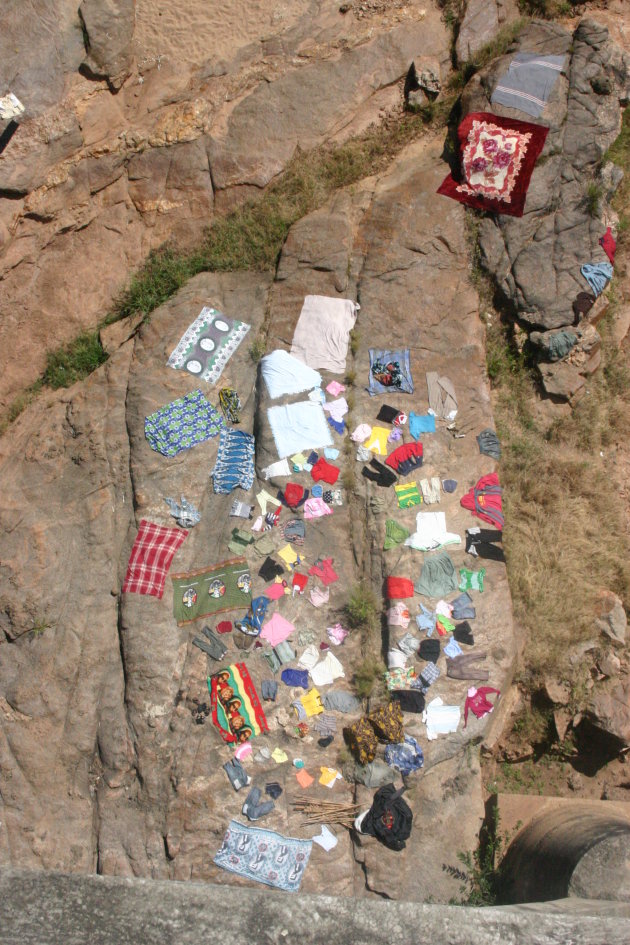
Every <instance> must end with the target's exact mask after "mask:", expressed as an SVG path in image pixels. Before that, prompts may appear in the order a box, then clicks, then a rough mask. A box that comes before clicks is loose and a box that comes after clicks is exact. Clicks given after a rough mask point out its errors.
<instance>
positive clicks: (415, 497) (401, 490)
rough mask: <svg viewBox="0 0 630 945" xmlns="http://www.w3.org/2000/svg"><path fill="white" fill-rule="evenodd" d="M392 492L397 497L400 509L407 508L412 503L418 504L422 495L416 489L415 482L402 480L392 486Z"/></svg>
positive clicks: (410, 506)
mask: <svg viewBox="0 0 630 945" xmlns="http://www.w3.org/2000/svg"><path fill="white" fill-rule="evenodd" d="M394 492H395V493H396V498H397V499H398V507H399V508H400V509H409V508H412V507H413V506H414V505H420V503H421V502H422V496H421V495H420V492H419V490H418V483H417V482H404V483H399V484H398V485H396V486H394Z"/></svg>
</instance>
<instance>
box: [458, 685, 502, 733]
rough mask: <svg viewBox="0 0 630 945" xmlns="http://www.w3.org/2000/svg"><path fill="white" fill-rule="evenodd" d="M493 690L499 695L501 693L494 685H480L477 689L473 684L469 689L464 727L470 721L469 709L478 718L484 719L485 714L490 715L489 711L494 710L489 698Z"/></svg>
mask: <svg viewBox="0 0 630 945" xmlns="http://www.w3.org/2000/svg"><path fill="white" fill-rule="evenodd" d="M491 692H494V693H496V695H497V696H500V695H501V693H500V692H499V690H498V689H493V688H492V686H480V687H479V689H475V688H474V686H473V687H472V688H471V689H469V690H468V695H467V696H466V701H465V703H464V728H466V724H467V722H468V710H469V709H470V711H471V712H472V713H473V715H476V716H477V718H478V719H482V718H483V717H484V715H488V713H490V712H492V710H493V709H494V706H493V704H492V703H491V702H490V700H489V699H488V695H489V694H490V693H491Z"/></svg>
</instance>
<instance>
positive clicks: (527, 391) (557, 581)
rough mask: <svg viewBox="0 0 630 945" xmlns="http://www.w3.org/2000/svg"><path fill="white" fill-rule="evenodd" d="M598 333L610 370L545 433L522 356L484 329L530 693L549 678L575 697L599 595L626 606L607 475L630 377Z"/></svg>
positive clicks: (628, 402)
mask: <svg viewBox="0 0 630 945" xmlns="http://www.w3.org/2000/svg"><path fill="white" fill-rule="evenodd" d="M602 333H603V340H604V362H605V364H606V368H605V370H603V371H600V372H598V373H597V375H595V376H593V377H592V378H591V379H589V382H588V393H587V394H586V395H585V397H584V398H583V400H582V401H581V402H580V403H579V404H578V406H577V407H576V408H575V410H574V411H573V413H572V414H570V415H568V416H565V417H563V418H562V419H561V420H556V421H554V422H552V423H551V424H549V422H545V421H544V420H543V419H539V418H538V416H537V415H536V414H535V400H536V384H535V376H534V374H533V372H532V371H531V369H530V367H529V366H528V364H527V361H526V359H525V357H523V356H521V355H519V354H518V352H517V350H516V349H515V347H514V345H513V343H512V340H511V338H510V335H509V332H508V331H507V330H506V328H505V327H504V326H502V325H501V324H500V323H498V322H495V323H494V324H493V325H491V326H490V327H489V328H488V359H489V373H490V374H491V376H492V380H493V385H494V388H495V418H496V422H497V431H498V433H499V436H500V438H501V442H502V449H503V454H502V459H501V469H500V475H501V480H502V485H503V486H504V489H505V493H504V505H505V516H506V525H505V531H504V540H505V550H506V556H507V560H508V577H509V582H510V590H511V593H512V600H513V606H514V611H515V616H516V618H517V620H518V621H519V623H520V624H521V625H522V626H523V628H524V629H525V632H526V644H525V651H524V657H523V668H522V673H521V678H522V681H523V682H524V683H525V684H526V686H527V688H528V689H530V690H531V689H534V688H536V686H537V685H538V684H539V682H540V680H541V678H542V676H544V675H548V674H550V675H552V676H555V677H557V678H560V679H565V680H566V681H568V682H569V683H571V685H572V686H573V688H574V691H575V692H576V694H579V693H580V692H581V691H582V689H581V686H580V680H581V675H582V674H583V670H582V668H581V666H580V664H579V663H578V665H577V666H574V665H572V664H571V663H570V661H569V658H568V657H569V653H570V651H571V648H572V647H574V646H575V644H576V643H578V642H580V641H581V640H585V639H588V638H591V637H592V636H593V614H594V602H595V595H596V593H597V591H598V590H599V589H601V588H606V589H609V590H612V591H614V592H615V593H617V594H619V596H620V597H621V598H622V600H626V601H628V600H630V540H629V537H628V520H627V514H626V509H625V508H624V504H623V501H622V499H621V497H620V495H619V491H618V489H617V488H616V486H615V484H614V481H613V476H612V466H611V460H612V458H613V456H614V447H615V444H617V443H625V442H627V437H628V434H629V433H630V378H629V377H628V372H627V370H626V369H625V366H624V364H623V359H622V358H621V356H620V355H619V354H617V353H615V352H614V351H613V349H612V345H611V344H610V343H609V340H608V328H607V324H606V322H605V323H604V325H603V326H602ZM601 454H603V455H601ZM577 701H579V698H578V700H577ZM578 707H579V706H577V705H576V708H578Z"/></svg>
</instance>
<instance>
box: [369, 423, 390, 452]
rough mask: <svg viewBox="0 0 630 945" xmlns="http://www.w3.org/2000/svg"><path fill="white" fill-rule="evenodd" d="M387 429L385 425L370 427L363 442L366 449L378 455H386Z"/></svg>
mask: <svg viewBox="0 0 630 945" xmlns="http://www.w3.org/2000/svg"><path fill="white" fill-rule="evenodd" d="M388 436H389V430H388V429H387V428H386V427H372V431H371V433H370V436H369V439H368V441H367V443H365V448H366V450H372V452H373V453H378V454H379V456H387V437H388Z"/></svg>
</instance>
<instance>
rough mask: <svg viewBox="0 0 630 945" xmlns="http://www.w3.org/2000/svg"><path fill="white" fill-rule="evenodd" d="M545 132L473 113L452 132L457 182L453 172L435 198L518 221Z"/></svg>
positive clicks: (528, 125) (535, 126)
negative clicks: (458, 169) (457, 157)
mask: <svg viewBox="0 0 630 945" xmlns="http://www.w3.org/2000/svg"><path fill="white" fill-rule="evenodd" d="M548 132H549V129H548V128H543V126H542V125H533V124H531V123H530V122H528V121H517V120H516V119H514V118H500V117H499V116H498V115H492V114H491V113H490V112H472V113H471V114H470V115H467V116H466V118H464V120H463V121H462V122H461V124H460V126H459V128H458V129H457V138H458V142H459V153H460V156H461V179H460V180H455V179H454V178H453V175H452V174H449V175H448V177H446V178H445V179H444V181H443V182H442V184H441V186H440V187H439V188H438V193H439V194H444V195H445V196H446V197H452V198H453V199H454V200H459V202H460V203H464V204H466V205H467V206H469V207H475V208H476V209H477V210H488V211H489V212H490V213H506V214H509V215H510V216H513V217H522V216H523V209H524V207H525V198H526V196H527V188H528V187H529V181H530V179H531V176H532V171H533V170H534V165H535V164H536V160H537V158H538V156H539V154H540V152H541V151H542V149H543V147H544V145H545V140H546V138H547V134H548Z"/></svg>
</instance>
